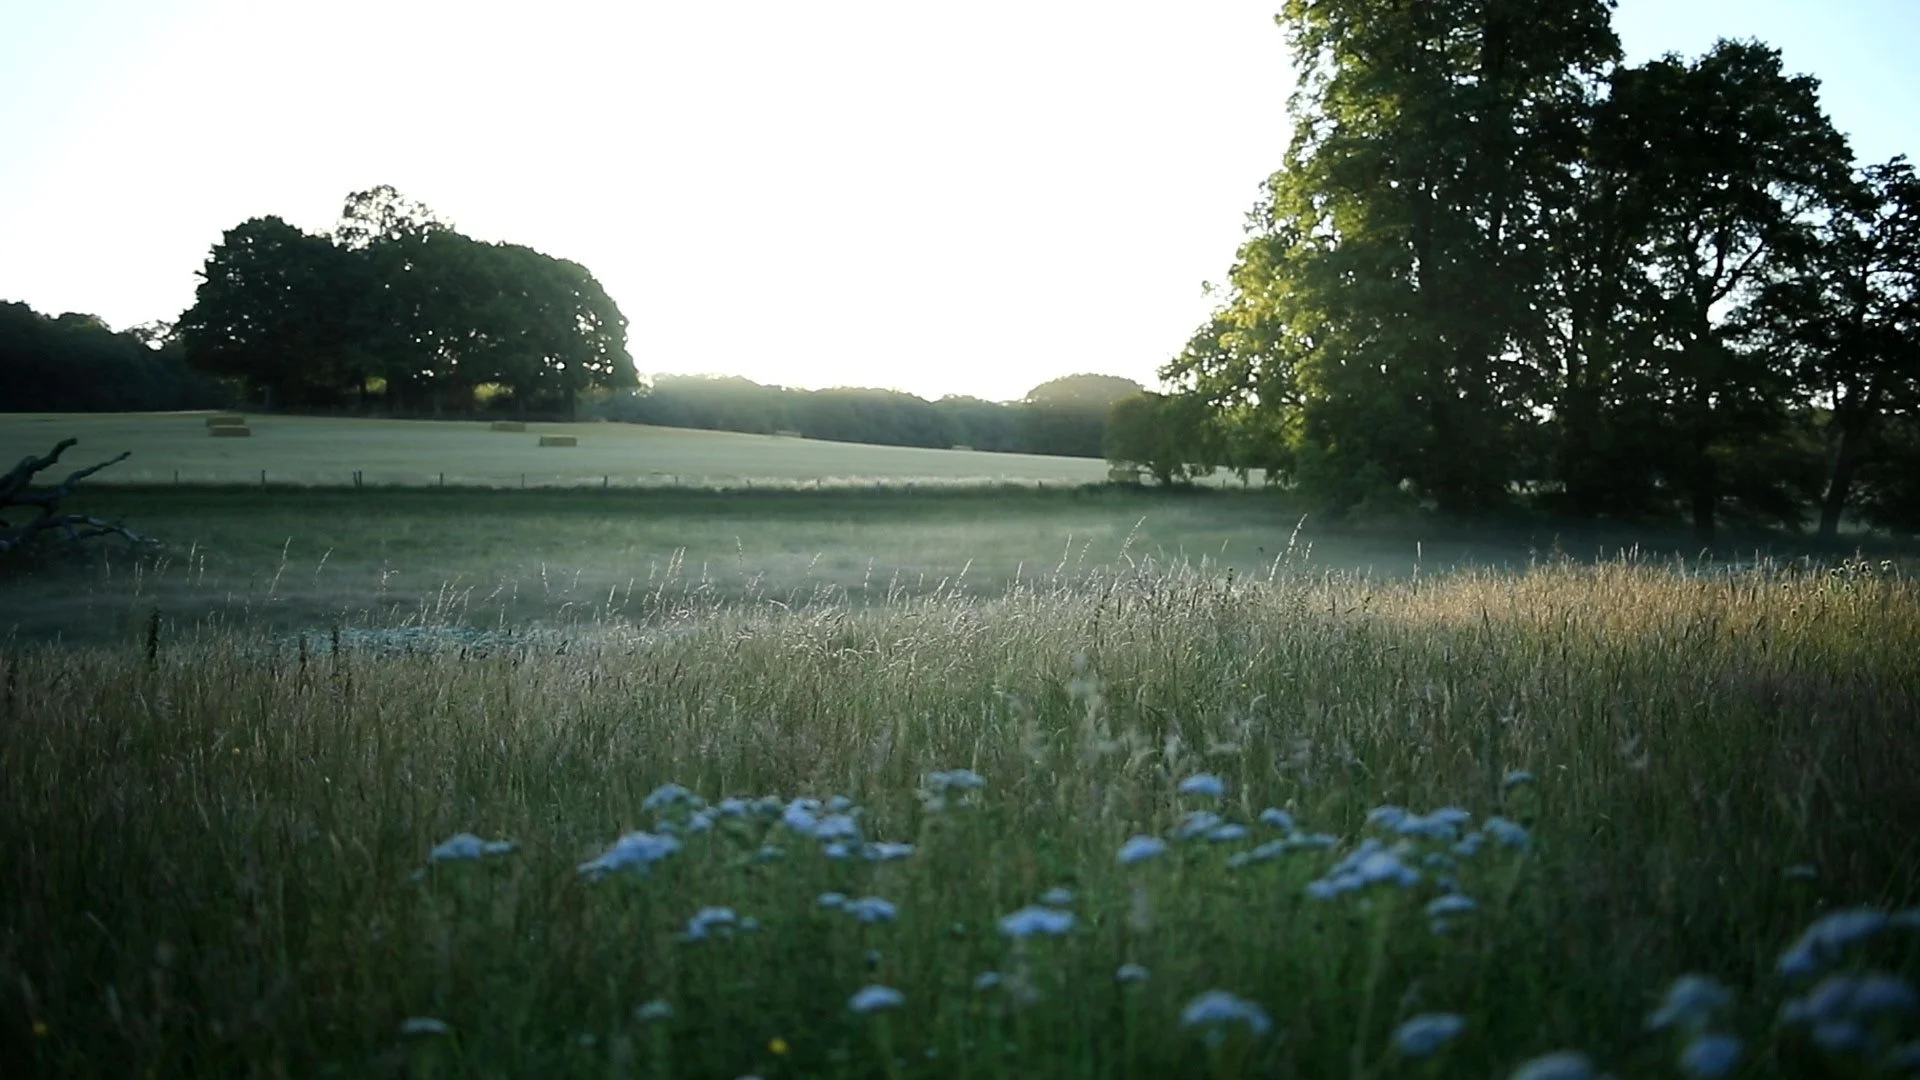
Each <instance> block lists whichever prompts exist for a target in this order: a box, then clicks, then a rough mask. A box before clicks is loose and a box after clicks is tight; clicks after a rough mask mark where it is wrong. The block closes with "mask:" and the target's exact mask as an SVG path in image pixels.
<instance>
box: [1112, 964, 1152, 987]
mask: <svg viewBox="0 0 1920 1080" xmlns="http://www.w3.org/2000/svg"><path fill="white" fill-rule="evenodd" d="M1113 977H1114V980H1115V981H1117V982H1123V983H1141V982H1146V981H1147V980H1148V979H1149V978H1151V977H1152V973H1151V972H1149V971H1147V969H1146V968H1144V967H1142V966H1140V965H1139V964H1121V965H1120V967H1119V968H1118V969H1116V970H1115V971H1114V973H1113Z"/></svg>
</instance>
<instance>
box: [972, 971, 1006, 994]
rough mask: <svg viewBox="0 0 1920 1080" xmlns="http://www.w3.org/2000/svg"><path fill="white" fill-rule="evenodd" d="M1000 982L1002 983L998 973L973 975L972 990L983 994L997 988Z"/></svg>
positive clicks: (988, 972)
mask: <svg viewBox="0 0 1920 1080" xmlns="http://www.w3.org/2000/svg"><path fill="white" fill-rule="evenodd" d="M1001 981H1002V980H1001V975H1000V973H999V972H997V971H983V972H981V973H980V974H978V975H975V976H974V977H973V988H974V989H975V990H976V991H979V992H982V993H984V992H986V991H988V990H992V989H994V988H996V987H998V986H999V985H1000V983H1001Z"/></svg>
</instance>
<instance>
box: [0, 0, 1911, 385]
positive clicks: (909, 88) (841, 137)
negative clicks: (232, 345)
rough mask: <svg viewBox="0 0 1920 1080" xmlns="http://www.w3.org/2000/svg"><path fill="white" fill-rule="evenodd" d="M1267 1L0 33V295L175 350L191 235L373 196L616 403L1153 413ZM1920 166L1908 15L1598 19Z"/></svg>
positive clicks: (849, 1)
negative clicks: (521, 265) (684, 390)
mask: <svg viewBox="0 0 1920 1080" xmlns="http://www.w3.org/2000/svg"><path fill="white" fill-rule="evenodd" d="M1279 6H1280V5H1279V2H1278V0H1133V2H1126V0H1103V2H1092V0H976V2H974V3H969V4H933V3H920V2H914V0H816V2H814V3H794V2H792V0H778V2H775V0H734V2H731V3H724V4H722V3H707V2H703V0H627V2H624V3H611V2H610V3H604V4H594V3H586V2H581V0H548V2H544V3H539V4H528V3H524V2H520V3H514V4H497V3H487V2H473V0H463V2H459V3H440V2H430V0H329V2H326V3H308V2H302V3H288V2H274V3H262V2H259V0H60V2H57V3H34V2H31V0H13V2H7V3H4V4H0V299H8V300H25V301H27V302H28V303H30V304H32V305H33V306H34V307H36V308H38V309H40V310H43V311H50V312H55V313H58V312H61V311H70V310H72V311H86V312H91V313H95V314H98V315H100V316H101V317H102V318H104V319H106V321H107V322H108V323H109V324H111V325H113V326H115V327H124V326H129V325H132V324H134V323H138V322H143V321H145V320H148V319H155V318H166V319H171V318H174V317H176V316H177V315H178V314H179V312H180V311H181V310H182V309H184V308H185V307H186V306H187V305H188V304H190V303H191V302H192V299H193V289H194V286H195V284H196V279H195V276H194V275H195V272H196V271H197V270H198V269H199V268H200V266H201V265H202V263H203V262H204V260H205V258H206V254H207V251H208V249H209V247H211V245H212V244H213V243H214V242H216V241H217V240H218V239H219V236H220V234H221V232H222V231H223V230H225V229H227V228H230V227H232V226H233V225H236V224H238V223H239V222H241V221H242V220H244V219H246V218H248V217H252V216H256V215H262V214H278V215H280V216H282V217H284V218H286V219H288V220H289V221H292V222H293V223H295V224H297V225H300V226H302V227H305V228H308V229H313V230H319V229H324V228H327V227H329V226H330V225H331V224H332V223H333V220H334V218H335V216H336V215H337V213H338V210H339V207H340V203H341V202H342V200H343V198H344V197H345V195H346V194H347V193H348V192H349V191H352V190H356V189H361V188H366V187H371V186H373V185H376V184H381V183H390V184H393V185H394V186H396V187H398V188H399V189H400V190H401V191H402V192H404V193H405V194H407V195H410V196H412V197H414V198H416V199H419V200H421V201H423V202H425V203H427V204H428V205H430V206H432V207H433V208H434V209H435V210H437V211H439V212H440V213H441V214H443V215H445V216H447V217H450V218H451V219H452V220H453V221H454V223H455V224H456V225H457V226H458V227H459V228H461V229H462V230H463V231H465V232H467V233H469V234H471V235H474V236H477V237H481V238H483V239H490V240H512V241H515V242H518V243H524V244H528V245H530V246H533V247H535V248H539V249H540V250H543V251H546V252H548V253H550V254H553V255H558V256H563V257H566V258H570V259H574V260H576V261H578V262H580V263H582V264H584V265H586V266H587V267H588V269H590V270H592V271H593V272H594V274H595V275H596V276H598V277H599V278H600V280H601V282H602V283H603V284H605V285H606V287H607V290H608V291H609V293H611V294H612V296H613V298H614V299H615V301H616V302H618V303H619V304H620V306H621V309H622V310H623V311H624V312H625V313H626V315H627V318H628V319H629V321H630V322H631V324H632V325H631V328H630V331H629V333H630V339H631V348H632V351H633V354H634V356H635V358H636V361H637V363H638V365H639V367H640V370H641V371H642V372H645V373H657V372H695V371H709V372H717V373H726V374H739V375H745V376H748V377H750V378H754V379H758V380H761V381H763V382H777V383H784V384H787V385H793V386H816V387H817V386H833V385H862V386H890V387H896V388H899V389H905V390H910V391H913V392H915V393H920V394H923V395H928V396H937V395H939V394H943V393H970V394H977V395H980V396H983V397H988V398H994V399H1008V398H1014V397H1018V396H1020V395H1021V394H1024V393H1025V392H1026V391H1027V390H1028V389H1029V388H1031V387H1032V386H1033V385H1035V384H1036V383H1039V382H1041V381H1043V380H1045V379H1047V378H1051V377H1053V376H1056V375H1061V374H1066V373H1069V372H1075V371H1100V372H1109V373H1113V374H1118V375H1126V376H1129V377H1132V378H1136V379H1139V380H1141V381H1142V382H1147V383H1151V382H1153V381H1154V380H1153V372H1154V370H1155V369H1156V368H1157V367H1158V366H1159V365H1160V364H1161V363H1163V362H1164V361H1165V360H1166V359H1167V358H1168V357H1169V356H1170V355H1172V354H1173V353H1174V352H1175V351H1177V350H1178V349H1179V347H1180V346H1181V344H1182V343H1184V341H1185V340H1186V337H1187V335H1188V334H1189V333H1190V332H1191V331H1192V330H1193V328H1194V327H1195V326H1197V325H1198V324H1199V323H1200V321H1201V320H1202V319H1203V318H1204V316H1205V315H1206V313H1207V311H1208V309H1209V307H1210V302H1209V301H1208V300H1207V299H1206V298H1205V297H1203V296H1202V295H1201V292H1200V283H1201V281H1203V280H1215V281H1218V280H1220V279H1221V278H1223V277H1224V276H1225V274H1226V270H1227V267H1228V266H1229V264H1230V263H1231V260H1232V255H1233V250H1234V248H1235V247H1236V245H1237V244H1238V243H1239V240H1240V237H1241V232H1240V227H1241V222H1242V221H1243V219H1244V216H1245V213H1246V211H1247V209H1248V208H1249V207H1250V206H1251V205H1252V203H1253V201H1254V199H1255V197H1256V196H1257V194H1258V185H1259V182H1260V180H1261V178H1262V177H1264V176H1265V175H1266V174H1267V173H1268V172H1270V171H1271V170H1272V169H1273V168H1275V167H1276V166H1277V165H1278V163H1279V160H1280V154H1281V150H1282V148H1283V146H1284V143H1285V139H1286V127H1285V123H1284V115H1283V106H1284V102H1285V99H1286V96H1287V94H1288V92H1289V91H1290V89H1291V83H1290V80H1289V77H1288V74H1287V71H1286V68H1285V63H1284V60H1285V57H1284V39H1283V36H1282V34H1281V32H1280V31H1279V29H1278V28H1276V27H1275V26H1274V25H1273V23H1272V21H1271V15H1272V12H1273V11H1274V10H1276V9H1277V8H1278V7H1279ZM1618 26H1619V29H1620V32H1621V36H1622V38H1623V40H1624V42H1625V45H1626V47H1627V49H1628V53H1629V57H1630V58H1631V59H1644V58H1646V57H1649V56H1653V55H1656V54H1659V53H1662V52H1666V51H1670V50H1677V51H1680V52H1683V53H1687V54H1692V53H1697V52H1699V51H1701V50H1703V49H1705V48H1707V47H1708V46H1709V45H1711V43H1712V41H1713V40H1714V39H1715V38H1716V37H1720V36H1729V37H1747V36H1754V37H1759V38H1761V39H1762V40H1765V41H1767V42H1769V43H1771V44H1774V45H1776V46H1779V47H1781V48H1782V50H1783V52H1784V54H1785V57H1786V62H1787V66H1788V67H1789V69H1791V70H1795V71H1806V72H1809V73H1812V74H1814V75H1817V76H1819V77H1820V78H1821V79H1822V80H1823V83H1824V85H1825V92H1824V100H1825V101H1826V104H1827V107H1828V110H1829V112H1830V113H1831V114H1832V115H1833V117H1834V118H1835V120H1836V122H1837V123H1838V125H1839V126H1840V127H1841V128H1842V129H1843V130H1845V131H1847V132H1849V133H1850V134H1851V135H1852V136H1853V139H1854V149H1855V152H1856V154H1857V155H1858V156H1859V157H1860V159H1861V160H1862V161H1878V160H1884V159H1885V158H1887V157H1890V156H1892V155H1893V154H1896V153H1902V152H1914V153H1916V154H1920V138H1916V126H1917V125H1916V120H1915V119H1914V116H1915V109H1914V106H1915V105H1916V104H1920V74H1916V72H1917V71H1920V66H1916V65H1913V64H1911V63H1910V62H1909V54H1910V49H1911V47H1912V44H1913V43H1914V42H1916V41H1920V0H1624V2H1623V3H1621V5H1620V11H1619V15H1618Z"/></svg>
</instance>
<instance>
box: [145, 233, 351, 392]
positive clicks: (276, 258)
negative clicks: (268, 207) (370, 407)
mask: <svg viewBox="0 0 1920 1080" xmlns="http://www.w3.org/2000/svg"><path fill="white" fill-rule="evenodd" d="M352 264H353V254H352V253H351V252H349V251H348V250H346V249H344V248H340V247H336V246H335V245H334V244H333V242H332V241H330V240H328V239H327V238H326V237H324V236H314V235H311V234H309V233H306V232H302V231H301V230H300V229H298V228H296V227H294V226H292V225H289V224H287V223H286V222H285V221H283V220H281V219H280V218H277V217H263V218H252V219H250V220H248V221H244V222H242V223H241V224H239V225H237V226H235V227H233V228H231V229H228V230H227V231H226V233H225V234H224V235H223V236H222V237H221V239H220V243H218V244H216V245H214V248H213V251H212V253H211V254H210V255H208V257H207V263H206V266H205V268H204V269H203V270H202V271H201V282H200V287H199V289H198V290H197V291H196V293H195V296H194V303H193V306H192V307H190V308H188V309H187V311H186V312H185V314H183V315H181V316H180V323H179V328H178V333H179V335H180V340H181V343H182V345H183V346H184V348H185V350H186V355H187V358H188V360H189V361H190V362H191V363H193V364H194V365H195V366H196V367H199V368H200V369H202V370H204V371H207V372H210V373H212V374H214V375H219V376H222V377H225V378H229V379H233V380H236V381H237V382H239V383H241V384H243V385H244V386H245V387H246V388H247V389H248V391H249V396H250V397H254V398H256V399H258V400H260V401H262V402H263V403H264V404H266V405H270V406H271V405H307V404H315V403H325V402H329V401H332V400H335V399H336V398H338V396H339V395H340V394H341V393H342V392H343V391H344V390H345V388H346V387H348V386H350V385H354V384H356V383H357V382H358V381H359V379H360V377H361V371H360V369H359V367H358V364H357V359H358V357H357V351H356V349H355V347H354V341H353V329H354V323H353V321H352V320H351V319H350V318H348V317H345V316H346V315H347V313H348V312H350V311H351V309H352V308H353V306H354V305H355V303H357V302H358V296H357V295H356V294H355V292H354V291H353V290H352V289H351V288H350V284H351V282H352V280H353V275H352Z"/></svg>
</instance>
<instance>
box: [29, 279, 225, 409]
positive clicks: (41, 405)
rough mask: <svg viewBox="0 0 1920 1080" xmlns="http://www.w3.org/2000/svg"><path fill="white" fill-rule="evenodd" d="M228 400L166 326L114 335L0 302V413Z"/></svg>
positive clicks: (194, 405)
mask: <svg viewBox="0 0 1920 1080" xmlns="http://www.w3.org/2000/svg"><path fill="white" fill-rule="evenodd" d="M230 397H231V391H230V389H229V388H228V387H227V386H225V385H224V384H222V383H221V382H220V381H219V380H218V379H215V378H213V377H212V376H210V375H208V374H206V373H205V372H202V371H199V370H197V369H195V368H193V367H192V366H191V365H189V364H188V363H187V359H186V356H185V350H184V349H182V348H181V346H180V343H179V342H178V341H177V340H174V339H172V337H171V335H170V334H169V333H168V328H167V327H165V326H161V325H146V326H139V327H134V328H133V329H131V330H126V331H121V332H115V331H113V330H110V329H108V327H107V325H106V324H105V323H103V322H101V321H100V320H99V319H97V318H94V317H93V316H91V315H81V314H77V313H73V312H69V313H67V314H63V315H59V316H53V315H47V314H43V313H41V312H38V311H35V310H33V309H32V308H31V307H28V306H27V305H26V304H21V303H12V302H5V301H0V411H5V412H135V411H158V410H171V409H217V408H222V407H224V406H226V404H227V403H228V399H229V398H230Z"/></svg>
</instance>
